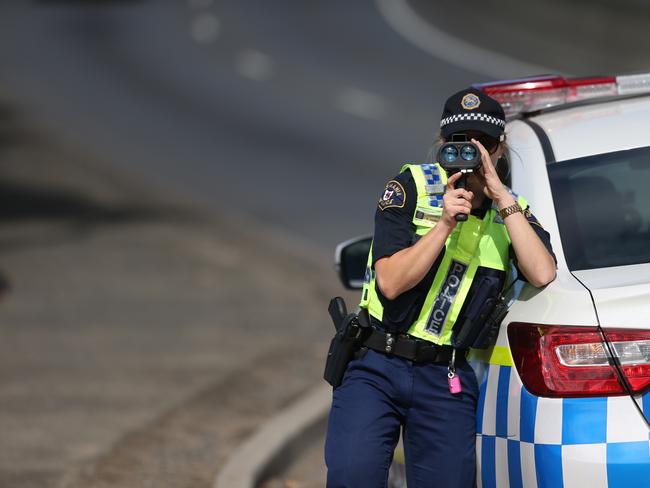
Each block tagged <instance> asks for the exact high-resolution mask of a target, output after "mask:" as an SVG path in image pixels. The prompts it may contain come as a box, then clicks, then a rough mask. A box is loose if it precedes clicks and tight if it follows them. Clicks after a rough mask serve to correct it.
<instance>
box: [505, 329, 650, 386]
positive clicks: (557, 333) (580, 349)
mask: <svg viewBox="0 0 650 488" xmlns="http://www.w3.org/2000/svg"><path fill="white" fill-rule="evenodd" d="M605 334H606V337H607V339H608V340H609V341H610V342H612V343H614V349H615V351H616V355H617V356H618V357H619V358H620V361H621V364H622V370H623V373H624V374H625V376H626V377H627V379H628V381H629V383H630V385H631V387H632V391H633V392H634V393H642V392H644V391H645V390H647V389H648V387H650V362H649V361H648V359H647V357H648V356H647V354H648V351H647V349H648V345H647V344H648V340H650V330H638V329H605ZM508 339H509V341H510V348H511V350H512V356H513V358H514V361H515V366H516V367H517V371H518V372H519V376H520V377H521V379H522V382H523V383H524V386H525V387H526V389H527V390H528V391H529V392H531V393H533V394H534V395H537V396H545V397H588V396H610V395H624V394H625V391H624V389H623V387H622V386H621V385H620V383H619V381H618V377H617V375H616V371H615V368H614V366H612V365H610V364H609V362H608V360H607V355H606V352H605V349H604V346H603V344H602V342H601V337H600V334H599V333H598V329H597V328H596V327H565V326H554V325H536V324H525V323H512V324H510V325H509V326H508ZM628 350H629V352H628ZM567 358H568V360H567Z"/></svg>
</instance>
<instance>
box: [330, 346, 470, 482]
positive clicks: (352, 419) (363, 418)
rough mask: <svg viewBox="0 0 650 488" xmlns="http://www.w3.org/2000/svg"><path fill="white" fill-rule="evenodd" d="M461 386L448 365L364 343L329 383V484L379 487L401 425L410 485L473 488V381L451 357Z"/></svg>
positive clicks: (465, 365)
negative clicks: (450, 380)
mask: <svg viewBox="0 0 650 488" xmlns="http://www.w3.org/2000/svg"><path fill="white" fill-rule="evenodd" d="M456 370H457V373H458V375H459V376H460V380H461V386H462V389H463V391H462V393H460V394H458V395H452V394H451V393H450V392H449V387H448V384H447V365H445V364H418V363H414V362H412V361H409V360H406V359H402V358H399V357H395V356H388V355H386V354H383V353H380V352H375V351H373V350H369V351H368V352H367V353H366V354H365V356H363V357H361V358H359V359H355V360H353V361H351V362H350V364H349V365H348V368H347V370H346V372H345V376H344V378H343V382H342V383H341V385H340V386H338V387H337V388H335V389H334V394H333V398H332V409H331V410H330V414H329V420H328V426H327V439H326V441H325V462H326V464H327V487H328V488H344V487H345V488H371V487H372V488H383V487H385V486H386V484H387V479H388V468H389V466H390V464H391V462H392V459H393V451H394V449H395V446H396V444H397V442H398V440H399V435H400V429H402V428H403V438H404V439H403V440H404V456H405V462H406V479H407V484H408V487H409V488H425V487H437V488H438V487H439V488H472V487H474V485H475V474H476V403H477V399H478V384H477V381H476V376H475V375H474V371H473V370H472V368H471V366H469V364H468V363H467V362H466V361H465V360H462V361H457V363H456Z"/></svg>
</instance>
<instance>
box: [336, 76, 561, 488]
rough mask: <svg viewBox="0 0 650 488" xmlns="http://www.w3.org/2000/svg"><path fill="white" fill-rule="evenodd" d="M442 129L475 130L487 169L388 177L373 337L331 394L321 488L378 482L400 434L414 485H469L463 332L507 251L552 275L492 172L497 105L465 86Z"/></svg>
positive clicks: (543, 235)
mask: <svg viewBox="0 0 650 488" xmlns="http://www.w3.org/2000/svg"><path fill="white" fill-rule="evenodd" d="M440 126H441V137H442V138H443V139H444V140H450V139H451V137H452V135H454V134H464V135H465V136H467V137H468V138H470V139H471V141H472V142H474V144H475V145H476V146H477V147H478V148H479V150H480V152H481V161H482V166H481V168H480V169H479V170H478V171H477V172H475V173H474V174H471V175H470V176H469V177H468V180H467V188H466V189H462V188H456V182H457V181H458V180H459V178H460V177H461V174H460V173H456V174H452V175H447V174H446V173H445V171H444V170H443V169H442V168H441V167H440V166H439V165H438V164H408V165H405V166H404V167H403V168H402V171H401V172H400V174H398V175H397V176H396V177H395V178H393V179H392V180H390V181H389V182H388V183H387V184H386V187H385V189H384V191H383V193H382V195H381V197H380V199H379V202H378V206H377V210H376V214H375V233H374V239H373V245H372V249H371V253H370V256H369V263H368V264H369V268H368V272H367V273H366V275H367V283H366V284H365V285H364V289H363V291H362V300H361V309H362V313H363V312H366V311H367V313H368V316H369V320H370V324H371V325H372V334H371V335H370V336H369V337H368V339H366V340H365V342H364V347H363V348H362V349H361V350H360V353H359V354H358V356H357V357H356V358H355V359H354V360H352V361H351V362H350V363H349V364H348V367H347V370H346V372H345V376H344V377H343V381H342V383H341V385H340V386H338V387H337V388H335V389H334V393H333V400H332V408H331V411H330V416H329V422H328V432H327V440H326V445H325V458H326V463H327V467H328V474H327V486H328V487H329V488H339V487H347V488H363V487H385V486H386V483H387V477H388V469H389V466H390V464H391V460H392V456H393V451H394V449H395V446H396V444H397V442H398V439H399V435H400V429H403V439H404V454H405V462H406V477H407V484H408V486H409V488H422V487H434V486H435V487H444V488H454V487H463V488H464V487H473V486H474V483H475V469H476V454H475V442H476V440H475V436H476V405H477V399H478V384H477V380H476V377H475V374H474V372H473V370H472V369H471V367H470V366H469V365H468V363H467V361H466V359H465V355H466V352H467V346H468V344H469V343H467V342H466V341H465V343H463V341H460V342H459V341H458V338H459V334H460V330H459V329H461V330H462V328H467V327H469V328H474V329H476V323H477V322H479V321H481V320H484V318H485V315H486V313H487V312H489V310H488V309H489V308H490V306H491V305H490V304H492V303H494V298H495V297H496V296H498V294H499V293H500V292H501V291H502V290H503V287H504V284H505V281H506V277H507V275H508V263H509V262H510V256H511V255H512V254H513V258H514V261H515V263H516V266H517V269H518V271H519V274H520V276H521V277H522V278H523V279H525V280H527V281H528V282H529V283H530V284H532V285H533V286H536V287H541V286H544V285H546V284H548V283H549V282H551V281H552V280H553V279H554V278H555V269H556V266H555V256H554V255H553V252H552V249H551V245H550V238H549V235H548V233H547V232H546V231H545V230H544V229H543V228H542V226H541V225H540V224H539V222H538V221H537V219H536V218H535V217H534V216H533V214H532V213H531V211H530V209H529V208H528V205H527V203H526V200H525V199H524V198H523V197H517V196H515V195H514V194H513V193H512V192H511V191H510V190H509V189H508V188H507V187H506V186H504V184H503V183H502V182H501V180H500V178H499V176H498V174H497V170H496V168H495V166H496V165H497V164H498V165H501V164H502V162H503V160H501V161H500V158H501V156H502V155H503V154H504V151H505V150H506V147H505V134H504V127H505V115H504V112H503V109H502V107H501V105H500V104H499V103H498V102H497V101H496V100H494V99H492V98H490V97H489V96H487V95H485V94H484V93H482V92H480V91H478V90H475V89H472V88H469V89H466V90H462V91H460V92H458V93H456V94H454V95H452V96H451V97H450V98H449V99H448V100H447V102H446V103H445V106H444V111H443V114H442V118H441V122H440ZM457 214H465V215H467V216H468V218H467V221H464V222H462V223H458V222H457V220H456V215H457ZM512 251H514V253H512ZM482 325H483V324H480V323H479V329H480V327H481V326H482ZM465 332H467V330H465ZM474 334H475V333H474ZM465 335H467V334H465ZM470 335H471V334H470ZM459 380H460V381H459Z"/></svg>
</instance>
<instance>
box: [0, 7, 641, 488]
mask: <svg viewBox="0 0 650 488" xmlns="http://www.w3.org/2000/svg"><path fill="white" fill-rule="evenodd" d="M649 17H650V11H649V10H648V8H647V7H646V2H645V1H643V0H623V1H620V2H616V3H614V2H607V1H604V0H589V1H587V0H571V1H569V0H549V1H546V2H536V3H535V4H530V3H527V2H518V1H515V0H504V1H501V2H485V1H480V0H464V1H462V2H459V1H451V0H438V1H433V0H428V1H426V0H408V1H407V0H356V1H354V2H349V1H347V2H346V1H341V0H329V1H314V0H303V1H287V0H275V1H272V2H271V1H261V0H247V1H246V0H243V1H234V0H232V1H220V0H112V1H111V0H101V1H100V0H76V1H73V0H39V1H36V0H5V1H3V2H0V487H17V488H27V487H140V486H143V487H144V486H156V487H166V486H170V487H171V486H174V487H178V486H182V487H208V486H212V483H213V480H214V478H215V476H216V475H217V474H218V473H219V470H220V468H222V467H223V465H224V463H225V462H226V460H227V459H228V457H229V455H230V454H231V453H232V451H233V449H235V448H236V447H237V446H238V445H240V444H241V443H242V442H243V441H244V440H246V439H247V438H248V437H249V436H250V435H251V433H252V432H254V431H255V430H256V429H258V428H259V427H260V426H261V425H263V424H264V422H265V421H266V420H268V419H269V418H272V417H273V416H274V415H275V414H277V413H278V412H280V411H282V410H283V408H285V407H286V406H287V405H290V404H291V403H292V402H293V401H294V400H295V399H297V398H299V397H300V396H301V395H303V394H304V393H305V392H306V391H309V390H310V388H312V387H313V386H314V385H317V384H318V383H319V382H321V383H322V379H321V374H322V369H323V364H324V363H323V361H324V357H325V355H326V351H327V346H328V343H329V339H330V337H331V335H332V334H333V328H332V326H331V324H330V323H329V318H328V316H327V312H326V308H327V304H328V300H329V298H330V297H331V296H334V295H337V294H343V295H344V296H345V297H346V298H347V300H348V305H349V306H350V307H351V308H353V307H354V306H355V305H356V300H357V296H356V294H355V293H345V292H344V291H343V290H342V289H341V286H340V285H339V284H338V282H337V279H336V276H335V273H334V271H333V268H332V262H333V251H334V247H335V245H336V244H337V243H338V242H340V241H343V240H346V239H348V238H351V237H354V236H357V235H362V234H367V233H370V232H372V221H373V213H374V208H375V202H376V200H377V199H378V197H379V195H380V193H381V192H382V190H383V184H384V182H385V181H386V180H388V179H391V178H392V177H393V176H394V175H395V174H396V173H397V172H398V171H399V168H400V166H401V164H402V163H403V162H406V161H420V160H423V158H425V157H426V154H427V151H428V148H429V146H430V144H431V142H432V141H433V139H434V137H435V135H436V129H437V126H438V121H439V116H440V112H441V109H442V104H443V102H444V100H445V99H446V98H447V96H449V95H450V94H451V93H453V92H456V91H458V90H460V89H462V88H464V87H466V86H468V85H470V84H472V83H477V82H481V81H488V80H494V79H508V78H513V77H518V76H530V75H535V74H542V73H560V74H562V73H564V74H570V75H574V76H581V75H585V76H586V75H597V74H621V73H631V72H639V71H647V70H648V69H650V66H648V54H647V53H648V47H649V46H648V44H649V41H648V36H647V25H648V20H649ZM284 464H285V469H284V470H283V471H282V472H279V473H275V474H274V476H273V477H272V478H273V479H269V480H267V481H266V482H265V485H266V486H286V487H293V488H296V487H311V486H314V487H315V486H324V477H323V476H324V474H323V473H324V471H323V466H322V464H323V463H322V434H317V435H315V436H314V437H313V439H311V440H310V442H309V443H308V445H306V446H305V448H304V449H301V450H300V452H299V453H297V454H296V455H295V456H292V457H291V458H290V459H287V460H286V462H285V463H284Z"/></svg>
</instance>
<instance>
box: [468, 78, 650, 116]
mask: <svg viewBox="0 0 650 488" xmlns="http://www.w3.org/2000/svg"><path fill="white" fill-rule="evenodd" d="M474 88H477V89H479V90H481V91H483V92H484V93H486V94H487V95H490V96H491V97H492V98H494V99H496V100H498V101H499V103H501V105H502V106H503V109H504V111H505V113H506V117H508V118H510V117H513V116H516V115H519V114H521V113H524V112H534V111H535V110H540V109H543V108H548V107H553V106H555V105H562V104H565V103H569V102H576V101H580V100H586V99H588V98H596V97H606V96H614V95H628V94H634V93H646V92H650V73H648V74H637V75H622V76H600V77H591V78H572V79H566V78H564V77H562V76H557V75H544V76H536V77H532V78H521V79H517V80H509V81H497V82H490V83H480V84H476V85H474Z"/></svg>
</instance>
